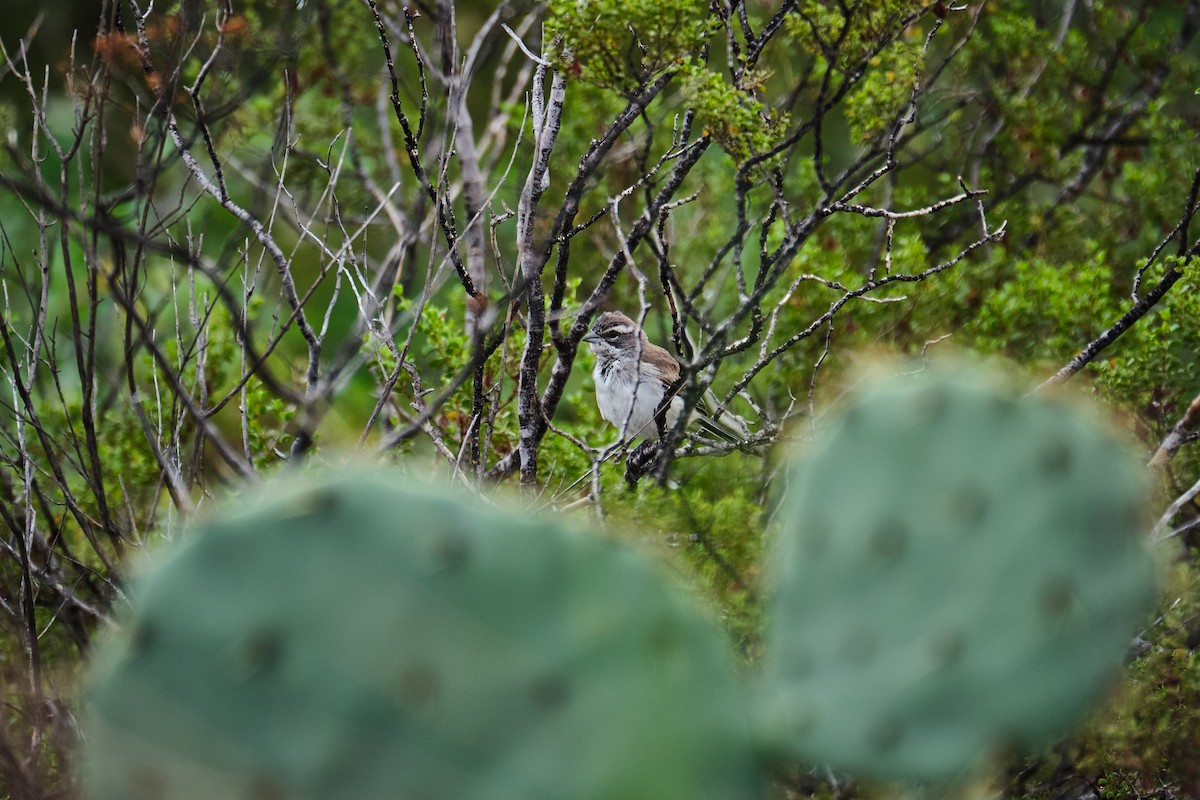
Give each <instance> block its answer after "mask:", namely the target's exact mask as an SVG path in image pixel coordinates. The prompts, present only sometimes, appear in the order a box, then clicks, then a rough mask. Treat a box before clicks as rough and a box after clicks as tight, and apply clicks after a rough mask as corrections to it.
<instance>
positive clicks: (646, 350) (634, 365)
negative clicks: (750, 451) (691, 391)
mask: <svg viewBox="0 0 1200 800" xmlns="http://www.w3.org/2000/svg"><path fill="white" fill-rule="evenodd" d="M583 341H585V342H587V343H588V345H589V346H590V347H591V348H592V353H593V354H594V355H595V356H596V365H595V367H594V368H593V370H592V377H593V378H594V379H595V384H596V405H598V406H599V407H600V416H602V417H603V418H604V419H605V420H606V421H608V422H610V423H611V424H613V425H615V426H616V427H617V429H618V430H620V431H621V438H622V439H624V440H626V441H631V440H633V439H636V438H639V437H640V438H644V439H645V440H646V441H647V442H654V441H657V440H658V439H659V438H660V437H661V436H662V434H664V433H665V432H666V431H668V430H670V429H671V428H672V427H673V426H674V425H675V423H676V422H677V421H678V420H679V415H680V414H681V413H683V406H684V402H683V398H682V397H680V396H679V395H678V394H677V393H676V394H675V395H674V396H672V397H671V398H670V402H669V403H668V404H667V405H666V407H665V408H663V404H664V400H665V399H666V397H667V392H668V391H670V390H671V389H672V388H675V389H677V388H678V387H675V386H674V384H675V383H676V381H678V380H679V362H678V361H676V360H675V357H674V356H672V355H671V354H670V353H669V352H667V350H666V349H665V348H662V347H659V346H658V345H656V344H654V343H653V342H651V341H650V340H649V339H648V338H647V337H646V332H645V331H643V330H642V329H641V327H640V326H639V325H638V324H637V323H636V322H634V321H633V320H632V319H631V318H630V317H629V316H628V315H626V314H623V313H621V312H620V311H606V312H605V313H603V314H601V315H600V316H599V317H597V318H596V321H595V322H594V323H593V324H592V327H591V330H589V331H588V332H587V333H586V334H585V335H584V336H583ZM713 399H714V400H715V398H713ZM660 412H662V413H660ZM656 415H657V416H658V417H661V419H656ZM691 421H698V422H699V423H700V424H701V425H702V426H703V427H704V429H705V430H706V431H707V432H709V433H711V434H713V435H716V436H718V437H720V438H722V439H724V440H726V441H729V442H737V441H744V440H745V439H746V438H748V437H749V428H748V427H747V426H746V423H745V421H744V420H742V419H741V418H740V417H737V416H736V415H734V414H732V413H731V412H723V413H722V414H721V415H720V418H719V420H712V419H711V418H709V417H707V416H705V415H702V414H693V417H692V419H690V420H689V422H691Z"/></svg>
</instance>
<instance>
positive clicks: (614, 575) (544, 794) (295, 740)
mask: <svg viewBox="0 0 1200 800" xmlns="http://www.w3.org/2000/svg"><path fill="white" fill-rule="evenodd" d="M399 480H400V479H398V478H387V479H383V478H378V477H366V476H363V475H351V476H348V477H344V478H341V479H336V480H331V481H323V482H315V481H301V482H300V483H298V484H296V483H293V484H290V485H288V486H286V487H280V486H278V485H276V486H272V487H269V489H268V490H267V491H268V492H269V493H270V495H271V499H264V500H261V501H259V502H258V504H257V505H252V506H250V507H247V508H245V509H244V510H242V511H240V512H238V513H235V514H228V515H226V516H223V517H221V518H219V519H214V520H213V521H211V522H209V523H208V524H207V525H205V526H204V527H203V529H201V530H198V531H195V532H193V533H191V534H189V535H188V536H187V537H185V538H186V542H185V543H184V544H183V545H182V546H180V547H178V548H176V549H174V550H173V551H172V552H171V553H170V554H169V555H168V556H167V557H165V558H164V559H160V560H159V563H158V564H157V566H155V567H153V568H151V569H150V570H149V571H147V572H146V573H145V574H144V575H143V576H142V578H141V580H140V582H138V583H137V584H136V585H135V587H134V588H133V589H132V591H131V598H132V599H131V609H130V612H131V613H130V614H129V615H128V616H127V618H126V619H125V621H124V624H123V626H122V627H121V631H120V634H119V635H118V636H116V637H115V638H114V639H113V640H112V641H110V642H108V643H107V646H106V647H105V649H104V650H103V652H102V653H101V654H100V656H99V658H98V661H97V663H96V664H95V665H94V675H93V679H92V681H91V683H90V686H89V690H88V693H87V701H88V702H87V709H86V712H87V713H86V719H85V726H84V741H85V745H84V746H85V772H84V785H85V794H86V795H87V796H88V797H89V798H91V800H139V799H140V798H146V799H147V800H149V798H154V799H155V800H177V799H182V798H195V799H196V800H201V799H203V800H212V799H213V798H238V799H239V800H240V799H241V798H245V799H246V800H251V799H252V798H271V799H272V800H282V799H283V798H309V799H310V800H336V799H337V798H356V800H369V799H370V798H424V799H426V800H432V799H433V798H445V800H460V799H462V798H471V799H472V800H492V799H494V800H512V799H513V798H522V800H527V799H529V798H564V800H576V799H577V798H612V799H613V800H617V799H618V798H620V799H621V800H626V799H627V798H679V800H690V799H691V798H714V799H715V798H720V799H721V800H726V798H754V797H758V796H759V794H758V788H759V784H758V778H757V767H756V765H755V763H754V759H753V756H752V753H751V747H750V744H749V742H750V739H751V737H750V735H749V732H748V729H747V728H748V724H747V721H746V719H747V717H748V716H749V715H748V713H747V711H746V703H745V698H744V697H743V695H742V691H741V688H740V686H739V684H738V680H737V676H736V675H735V672H734V670H733V668H732V665H731V662H730V659H729V658H728V657H727V654H726V650H727V648H726V646H725V643H724V641H723V637H722V636H721V634H720V633H719V631H717V630H716V629H715V628H713V627H712V626H710V624H709V623H708V622H707V621H706V620H705V619H704V618H702V617H701V616H700V615H699V614H698V613H697V612H696V611H694V610H693V607H692V605H693V604H692V603H690V602H689V601H688V600H687V599H684V598H680V597H677V595H676V594H675V591H674V589H673V588H672V587H670V586H669V585H666V584H664V582H663V581H662V580H661V576H660V575H659V574H658V571H657V570H656V569H655V568H653V567H652V566H650V565H648V564H647V563H645V562H644V561H643V560H642V559H641V558H640V557H639V556H637V555H636V554H634V553H631V552H629V551H627V550H626V549H623V548H621V547H618V546H617V545H616V544H615V543H613V542H611V541H608V540H605V539H603V538H601V537H599V536H597V535H582V534H575V533H572V532H570V531H566V530H562V529H560V528H558V527H555V526H553V525H552V524H550V523H548V522H543V521H537V520H535V519H533V518H532V517H523V518H522V517H517V516H510V515H508V514H505V513H503V512H500V511H497V510H496V509H495V508H489V507H481V506H478V505H476V504H475V502H474V501H471V500H466V499H464V498H459V497H450V496H442V495H440V494H438V493H437V492H435V491H430V490H428V489H426V488H401V487H399V485H398V481H399Z"/></svg>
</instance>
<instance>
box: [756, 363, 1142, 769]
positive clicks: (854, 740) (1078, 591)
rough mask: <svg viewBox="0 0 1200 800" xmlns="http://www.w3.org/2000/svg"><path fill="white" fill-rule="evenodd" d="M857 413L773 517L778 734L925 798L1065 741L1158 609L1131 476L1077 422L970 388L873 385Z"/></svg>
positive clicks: (915, 378)
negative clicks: (936, 787) (1014, 750)
mask: <svg viewBox="0 0 1200 800" xmlns="http://www.w3.org/2000/svg"><path fill="white" fill-rule="evenodd" d="M931 372H932V373H933V374H931ZM848 406H849V407H848V408H847V410H846V411H845V412H844V413H843V414H842V415H841V418H840V420H838V421H837V422H835V423H834V424H833V425H832V426H831V428H830V429H828V430H826V431H825V432H824V435H823V436H821V437H820V438H819V442H818V444H817V445H816V446H815V449H814V451H813V452H812V454H811V455H810V456H809V457H808V458H806V459H804V460H803V461H802V462H801V463H800V464H799V465H797V466H796V467H794V468H793V470H792V473H791V475H790V479H789V485H788V488H787V490H786V491H787V493H786V496H785V497H784V499H783V501H782V505H781V508H780V511H779V516H780V519H781V520H782V521H783V526H784V527H785V530H784V531H783V532H782V534H781V537H780V540H779V542H778V552H777V553H776V558H775V562H776V563H775V564H774V565H773V566H774V568H775V579H776V583H775V587H774V605H773V608H772V612H773V619H772V623H771V626H770V631H769V638H768V652H769V654H768V656H767V658H766V666H765V678H764V687H763V697H764V704H765V711H764V714H765V715H766V716H767V717H768V719H769V724H770V726H771V727H772V730H773V733H774V734H775V736H776V737H778V738H780V739H782V740H783V741H785V742H786V743H787V749H788V751H789V752H790V753H791V754H792V755H793V756H797V757H800V758H802V759H803V760H806V761H808V762H810V763H821V764H828V765H830V766H832V767H833V768H835V769H839V770H845V771H847V772H851V773H854V774H859V775H868V776H875V777H883V778H908V779H917V780H949V779H954V778H956V777H962V776H964V774H965V773H967V772H969V770H970V769H971V768H972V767H973V766H974V765H976V764H977V763H978V762H979V761H980V760H981V759H983V758H986V757H987V756H988V755H990V754H991V755H994V754H1000V753H1003V752H1005V751H1006V750H1007V749H1008V748H1010V747H1025V746H1030V747H1033V746H1039V745H1045V744H1047V743H1048V742H1051V741H1053V740H1054V739H1056V738H1058V737H1061V736H1063V735H1065V734H1066V733H1067V732H1068V729H1069V727H1070V726H1071V725H1072V724H1073V723H1074V722H1075V721H1076V720H1077V719H1078V718H1079V717H1080V716H1081V715H1082V714H1083V713H1084V712H1085V711H1086V710H1087V708H1088V705H1089V703H1090V702H1091V701H1093V700H1094V699H1095V698H1096V696H1097V695H1098V694H1099V693H1101V692H1102V691H1103V690H1104V689H1105V688H1106V687H1107V686H1108V685H1109V682H1110V680H1111V679H1113V678H1114V677H1115V672H1116V670H1117V668H1118V667H1119V666H1120V664H1121V663H1122V660H1123V658H1124V654H1125V652H1126V650H1127V648H1128V646H1129V644H1130V641H1131V638H1132V637H1133V636H1134V635H1135V634H1136V633H1137V631H1138V630H1139V625H1140V624H1141V623H1144V622H1145V621H1146V616H1145V615H1146V613H1147V610H1148V607H1149V605H1150V603H1151V600H1152V598H1153V597H1154V588H1155V581H1154V574H1155V569H1154V563H1153V560H1152V559H1151V557H1150V555H1149V553H1148V552H1147V550H1146V549H1145V548H1144V547H1143V545H1142V543H1141V542H1140V541H1139V539H1138V537H1137V536H1136V535H1135V532H1136V530H1137V529H1138V527H1139V524H1140V522H1141V521H1142V513H1143V485H1142V483H1143V482H1142V480H1141V471H1140V468H1139V466H1138V465H1137V463H1136V461H1134V460H1133V459H1132V458H1131V456H1130V455H1129V454H1128V453H1127V452H1125V450H1124V449H1123V447H1122V446H1120V445H1119V444H1118V443H1117V442H1116V441H1115V440H1114V438H1113V437H1112V436H1110V435H1108V434H1107V433H1106V432H1105V430H1104V429H1103V427H1102V426H1100V425H1099V424H1098V423H1097V422H1096V421H1095V420H1094V419H1091V418H1090V416H1089V414H1088V413H1086V411H1085V410H1084V409H1082V408H1080V407H1078V406H1077V405H1074V404H1070V403H1066V402H1064V401H1061V400H1059V399H1054V398H1047V397H1037V398H1025V399H1019V398H1018V397H1017V396H1016V395H1015V394H1014V393H1012V392H1011V391H1009V390H1007V389H1005V388H1003V387H1002V386H1001V385H999V384H998V383H997V382H996V381H994V380H993V379H992V376H991V375H990V373H983V372H981V371H980V370H978V369H976V368H960V369H951V370H942V371H933V370H930V371H926V372H922V373H920V374H916V375H907V376H898V377H895V378H892V379H889V380H884V381H882V382H874V383H872V382H868V383H867V384H866V386H865V388H864V389H863V390H861V391H860V392H859V393H858V396H857V397H855V398H853V399H852V400H851V401H850V402H849V404H848Z"/></svg>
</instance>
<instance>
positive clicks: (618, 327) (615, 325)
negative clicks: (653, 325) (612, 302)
mask: <svg viewBox="0 0 1200 800" xmlns="http://www.w3.org/2000/svg"><path fill="white" fill-rule="evenodd" d="M640 336H642V332H641V329H640V328H638V326H637V323H636V322H634V321H633V320H632V319H630V318H629V317H627V316H625V315H624V314H622V313H621V312H620V311H606V312H604V313H603V314H601V315H600V316H599V317H596V321H595V322H593V323H592V329H591V330H590V331H588V332H587V333H586V334H584V336H583V341H585V342H587V343H588V344H589V345H591V346H592V352H593V353H595V354H596V356H597V357H598V358H599V357H602V356H607V357H609V358H614V357H616V356H619V355H620V354H622V353H634V352H637V342H638V338H639V337H640Z"/></svg>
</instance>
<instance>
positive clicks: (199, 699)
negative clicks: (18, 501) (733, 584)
mask: <svg viewBox="0 0 1200 800" xmlns="http://www.w3.org/2000/svg"><path fill="white" fill-rule="evenodd" d="M864 487H867V488H869V491H868V492H864ZM868 496H869V497H871V498H872V502H869V503H868V502H864V501H863V499H862V498H863V497H868ZM1141 502H1142V481H1141V475H1140V467H1139V466H1138V465H1137V464H1136V462H1135V461H1133V460H1132V459H1131V458H1130V456H1129V455H1128V454H1127V453H1126V452H1125V450H1124V448H1123V447H1122V446H1121V445H1120V444H1119V443H1118V442H1117V441H1116V440H1114V438H1113V437H1112V436H1110V434H1109V433H1108V432H1107V431H1106V430H1105V429H1104V428H1103V426H1101V425H1100V424H1098V423H1097V422H1096V421H1095V420H1094V419H1093V418H1092V417H1091V414H1090V412H1089V411H1088V410H1087V409H1082V408H1080V407H1078V406H1077V405H1075V404H1073V403H1067V402H1062V401H1060V400H1057V399H1054V398H1048V397H1042V396H1038V397H1034V398H1020V397H1018V396H1017V395H1016V394H1014V393H1012V392H1011V391H1010V390H1008V389H1007V388H1005V387H1004V386H1002V385H999V384H996V383H995V382H993V380H992V379H991V377H990V376H989V375H985V374H981V373H979V372H976V371H974V370H957V371H955V373H954V374H947V373H944V372H943V373H934V372H931V371H926V372H923V373H920V374H916V375H900V376H895V375H891V376H889V377H887V378H886V379H884V380H882V381H878V382H868V383H866V384H865V385H864V388H862V389H860V390H859V392H858V394H857V396H855V397H854V398H853V399H852V400H851V401H850V402H849V404H848V406H847V408H846V409H845V411H844V412H843V413H842V414H841V416H840V419H838V420H837V421H835V422H834V423H833V424H832V425H830V426H829V427H828V428H827V429H826V430H825V431H824V432H823V434H822V435H821V436H820V437H819V441H818V443H817V444H816V446H815V447H814V448H813V450H812V452H811V453H809V454H808V455H807V456H806V457H805V458H803V459H802V460H799V461H798V462H797V463H795V464H794V465H793V466H792V467H791V468H790V469H789V471H788V478H787V481H786V487H785V488H784V493H783V496H782V500H781V507H780V513H779V515H778V517H779V519H780V520H781V524H780V531H779V535H778V539H777V542H776V551H775V553H774V555H773V557H772V558H771V566H772V567H773V570H772V572H773V584H772V586H771V590H770V592H769V597H770V598H771V599H770V600H769V608H768V611H769V622H768V624H767V626H766V629H765V631H764V638H765V644H766V655H765V657H764V659H763V663H762V664H761V665H759V668H758V669H756V670H755V674H753V675H752V676H750V677H749V679H748V680H746V681H743V680H740V679H739V677H738V675H737V672H736V671H735V669H734V667H733V660H732V658H731V656H730V655H729V653H728V652H726V648H725V647H724V645H723V641H722V638H723V637H722V635H721V632H720V630H719V629H718V628H716V627H715V626H714V625H712V624H711V623H710V622H709V621H708V620H707V619H706V618H705V615H704V614H702V613H700V612H699V611H698V610H697V609H696V608H694V607H693V605H692V604H691V603H690V602H689V601H688V600H687V599H686V598H685V596H684V595H682V594H680V593H679V592H677V591H675V590H674V589H673V588H672V587H670V586H669V585H668V584H667V583H666V582H665V581H664V580H663V576H662V575H661V574H660V573H659V571H658V570H656V569H655V568H654V566H653V565H652V564H649V563H647V561H646V560H645V559H644V558H643V557H642V556H641V555H639V554H637V553H634V552H631V551H630V550H629V549H627V548H625V547H624V546H622V545H621V544H620V543H619V542H617V541H615V540H614V539H612V538H608V537H604V536H600V535H597V534H591V533H583V532H577V531H573V530H569V529H567V528H566V527H564V526H563V525H562V524H560V523H557V522H552V521H546V520H540V519H530V518H528V517H527V516H521V515H516V514H504V513H499V512H497V511H496V509H495V508H492V507H483V506H476V505H472V504H471V503H469V502H464V501H463V500H462V499H461V498H458V497H451V496H448V495H442V494H439V493H437V492H430V491H429V490H427V489H425V488H419V487H410V486H406V485H404V484H403V483H400V482H398V480H397V479H395V478H394V477H390V476H389V477H369V476H353V477H349V478H347V477H345V476H342V477H338V478H333V479H311V478H306V479H302V480H301V479H296V480H293V481H292V482H291V483H290V484H288V485H286V486H284V487H276V488H275V491H274V493H273V494H272V496H271V498H270V499H263V500H259V501H255V502H248V503H246V504H245V506H244V507H243V508H240V509H234V510H231V511H230V512H229V513H226V514H225V515H223V516H221V517H219V518H216V519H214V520H212V521H211V522H209V523H207V524H206V525H205V526H203V528H202V529H200V530H197V531H195V532H194V533H192V534H191V535H189V536H188V537H187V540H186V541H185V542H184V543H182V545H180V546H178V547H176V548H174V549H173V550H172V551H171V552H169V553H167V554H165V555H164V557H163V558H162V559H160V560H159V562H158V564H157V565H156V566H154V567H153V568H151V569H149V570H147V571H146V572H145V573H144V575H143V576H142V578H141V580H140V581H139V582H138V584H137V585H136V588H135V589H134V590H133V591H132V593H131V597H132V605H131V608H130V609H129V613H128V615H127V617H126V619H125V622H124V624H123V626H122V627H121V629H120V631H119V633H118V634H117V635H116V636H114V637H113V639H112V640H111V641H109V642H108V643H107V645H106V646H105V647H104V648H103V649H102V651H101V652H100V653H99V654H98V656H97V658H96V663H95V664H94V667H93V673H92V680H91V683H90V689H89V693H88V708H87V714H86V717H87V719H86V725H85V741H86V744H87V751H88V758H87V768H86V773H85V781H86V790H87V794H88V796H89V797H91V798H92V800H116V799H117V798H121V800H125V798H136V797H143V796H154V797H159V798H188V797H216V796H228V797H234V796H237V797H251V796H270V797H309V798H318V797H320V798H338V797H347V798H348V797H355V798H373V797H395V796H402V797H417V796H420V797H471V798H497V800H499V798H512V797H561V798H572V800H575V799H577V798H634V797H653V798H656V799H658V800H671V799H673V798H678V799H679V800H684V798H687V800H694V798H714V800H715V799H716V798H721V799H722V800H728V799H729V798H760V797H761V796H762V787H763V785H764V783H765V782H766V781H767V780H768V775H767V774H765V773H764V772H763V770H764V769H769V768H770V766H771V765H772V764H777V763H779V762H778V761H777V760H776V759H779V758H784V759H786V760H787V762H788V763H794V761H795V760H801V761H806V762H809V763H813V764H828V765H830V766H832V767H833V768H834V769H836V770H839V771H842V770H844V771H846V772H848V773H852V774H861V775H868V776H875V777H883V778H904V779H914V780H919V781H953V780H955V779H959V778H962V777H964V776H966V775H969V774H970V773H971V771H972V770H973V769H974V768H976V767H977V766H978V765H979V764H981V763H983V762H984V761H985V760H986V759H987V757H988V756H989V755H991V754H993V753H996V752H999V751H1002V750H1005V749H1007V748H1010V747H1012V746H1024V747H1039V746H1044V745H1045V744H1047V743H1049V742H1052V741H1053V740H1054V739H1056V738H1058V737H1061V736H1064V735H1066V734H1067V733H1068V732H1069V731H1070V728H1071V726H1072V725H1073V724H1074V723H1075V722H1076V720H1078V719H1079V718H1080V716H1081V715H1082V714H1083V713H1084V712H1086V710H1087V709H1088V707H1089V706H1090V704H1091V703H1092V702H1093V701H1094V700H1095V698H1096V697H1097V696H1098V695H1099V694H1100V693H1101V692H1102V690H1103V689H1104V688H1105V687H1106V686H1107V685H1108V682H1109V681H1110V679H1111V678H1112V677H1113V675H1114V674H1115V673H1116V672H1117V670H1118V669H1119V668H1120V666H1121V664H1122V660H1123V658H1124V653H1125V649H1126V645H1127V643H1128V642H1129V640H1130V638H1131V637H1132V636H1133V635H1134V634H1135V633H1136V632H1137V631H1138V628H1139V625H1140V624H1141V622H1142V621H1143V620H1144V619H1145V615H1146V614H1147V612H1148V609H1149V606H1150V604H1151V602H1152V600H1153V598H1154V572H1155V570H1154V568H1153V566H1154V565H1153V559H1152V557H1151V556H1150V554H1149V553H1148V551H1147V550H1146V549H1145V548H1144V546H1143V544H1142V542H1141V541H1140V537H1139V536H1138V535H1137V533H1138V528H1139V525H1140V522H1141ZM147 787H150V790H147ZM148 791H149V792H150V793H148Z"/></svg>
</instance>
